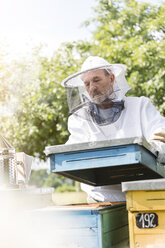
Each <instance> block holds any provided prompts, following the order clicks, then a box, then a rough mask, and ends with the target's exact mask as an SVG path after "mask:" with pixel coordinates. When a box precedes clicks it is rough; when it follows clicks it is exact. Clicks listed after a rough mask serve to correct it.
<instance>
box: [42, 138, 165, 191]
mask: <svg viewBox="0 0 165 248" xmlns="http://www.w3.org/2000/svg"><path fill="white" fill-rule="evenodd" d="M45 153H46V155H47V156H49V158H50V170H51V172H53V173H57V174H59V175H62V176H65V177H68V178H71V179H73V180H76V181H79V182H83V183H86V184H89V185H94V186H102V185H112V184H118V183H121V182H126V181H132V180H143V179H153V178H161V177H165V170H164V167H163V166H162V165H161V164H159V163H158V162H157V159H156V151H154V149H153V148H152V147H151V146H150V144H148V143H147V142H146V140H145V139H144V138H138V137H135V138H129V139H118V140H109V141H98V142H89V143H81V144H73V145H58V146H50V147H46V149H45Z"/></svg>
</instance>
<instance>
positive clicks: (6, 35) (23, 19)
mask: <svg viewBox="0 0 165 248" xmlns="http://www.w3.org/2000/svg"><path fill="white" fill-rule="evenodd" d="M139 1H142V0H139ZM146 1H147V2H152V3H160V2H162V1H163V0H146ZM96 4H97V0H0V43H1V44H4V45H5V46H6V50H7V51H8V52H9V53H11V54H14V56H19V55H21V54H25V53H28V52H29V51H30V49H31V48H32V47H34V46H38V45H39V44H40V43H42V44H45V47H44V51H45V55H47V56H51V54H52V53H53V52H54V50H56V49H57V48H58V47H59V46H60V44H61V43H62V42H65V41H73V40H79V39H83V40H84V39H90V35H91V33H90V30H88V29H87V28H85V27H81V24H82V23H83V22H84V21H85V20H87V19H89V18H90V17H91V16H92V13H93V12H92V8H91V7H92V6H95V5H96Z"/></svg>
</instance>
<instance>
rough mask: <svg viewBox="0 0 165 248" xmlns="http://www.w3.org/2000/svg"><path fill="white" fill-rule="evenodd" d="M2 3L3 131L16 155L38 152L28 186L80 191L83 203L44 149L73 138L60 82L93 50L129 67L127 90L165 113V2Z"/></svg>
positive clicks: (76, 185)
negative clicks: (51, 167) (55, 170)
mask: <svg viewBox="0 0 165 248" xmlns="http://www.w3.org/2000/svg"><path fill="white" fill-rule="evenodd" d="M0 6H1V7H0V129H1V131H0V133H1V135H3V136H4V137H5V138H6V139H7V140H8V141H9V142H10V143H11V144H12V146H13V147H14V148H15V149H16V151H17V152H25V153H26V154H29V155H32V156H34V157H35V163H33V167H32V173H31V177H30V185H31V187H53V188H54V189H55V193H56V195H57V194H59V193H61V192H63V193H67V192H71V193H72V194H73V193H74V192H75V193H76V192H78V194H79V196H80V197H81V199H82V202H84V201H85V199H86V195H85V193H83V192H80V191H81V190H80V185H79V183H77V182H75V181H72V180H69V179H67V178H63V177H60V176H57V175H55V174H51V173H50V172H49V162H48V161H47V158H46V156H45V154H44V149H45V147H46V146H50V145H58V144H64V143H65V142H66V141H67V139H68V135H69V133H68V131H67V119H68V115H69V113H68V107H67V100H66V94H65V91H64V89H63V88H62V87H61V81H62V80H63V79H64V78H65V77H67V76H69V75H70V74H72V73H74V72H77V70H79V69H80V67H81V64H82V63H83V61H84V60H85V59H86V58H87V57H88V56H89V55H97V56H101V57H104V58H105V59H106V60H108V61H109V62H110V63H123V64H126V65H127V75H126V76H127V80H128V83H129V85H130V87H131V90H130V91H129V92H128V95H131V96H141V95H144V96H147V97H149V98H150V99H151V101H152V102H153V103H154V104H155V106H156V107H157V108H158V109H159V111H160V112H161V114H162V115H164V116H165V69H164V64H165V50H164V47H165V15H164V13H165V1H161V0H160V1H159V0H157V1H156V0H155V1H153V0H152V1H151V0H150V1H149V0H146V1H145V0H90V1H89V0H84V1H78V0H69V1H68V0H60V1H59V0H35V1H32V0H24V1H22V0H15V1H12V0H0ZM78 194H77V195H76V197H78ZM57 199H58V198H56V201H58V200H57ZM59 199H61V198H60V195H59ZM65 199H66V196H65ZM73 199H75V195H74V194H73ZM81 199H78V202H81ZM61 202H62V200H61ZM61 202H60V203H61ZM56 203H57V202H56ZM62 203H63V202H62Z"/></svg>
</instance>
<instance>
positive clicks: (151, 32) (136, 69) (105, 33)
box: [89, 0, 165, 115]
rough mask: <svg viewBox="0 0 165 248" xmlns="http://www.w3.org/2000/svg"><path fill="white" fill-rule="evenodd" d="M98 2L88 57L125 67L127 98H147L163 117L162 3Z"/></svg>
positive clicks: (164, 39) (164, 5) (164, 17)
mask: <svg viewBox="0 0 165 248" xmlns="http://www.w3.org/2000/svg"><path fill="white" fill-rule="evenodd" d="M98 2H99V4H98V5H97V6H96V7H95V17H94V18H93V19H92V21H91V22H89V25H90V23H91V24H92V25H93V23H95V30H94V32H93V46H92V45H91V49H90V54H92V55H98V56H101V57H104V58H105V59H107V60H108V61H109V62H110V63H123V64H126V65H127V67H128V71H127V80H128V82H129V84H130V86H131V88H132V90H131V91H130V93H129V94H131V95H133V96H141V95H145V96H148V97H150V99H151V100H152V101H153V102H154V104H155V105H156V106H157V108H158V109H159V110H160V111H161V113H162V114H164V115H165V104H164V100H165V70H164V63H165V50H164V47H165V28H164V27H165V15H164V13H165V3H162V4H161V5H160V6H153V5H151V4H148V3H144V2H142V3H138V1H135V0H125V1H124V0H123V1H119V0H111V1H109V0H100V1H98Z"/></svg>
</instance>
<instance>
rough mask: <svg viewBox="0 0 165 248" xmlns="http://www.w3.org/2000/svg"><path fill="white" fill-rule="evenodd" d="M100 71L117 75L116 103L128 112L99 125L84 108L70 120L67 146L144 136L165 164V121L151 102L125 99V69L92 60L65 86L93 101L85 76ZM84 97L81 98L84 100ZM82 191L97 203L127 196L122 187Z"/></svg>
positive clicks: (120, 199) (67, 81)
mask: <svg viewBox="0 0 165 248" xmlns="http://www.w3.org/2000/svg"><path fill="white" fill-rule="evenodd" d="M98 69H105V70H106V71H107V69H108V70H109V69H110V71H111V72H112V73H113V74H114V76H115V81H114V84H113V92H114V93H115V94H114V95H115V97H116V99H115V100H120V101H121V100H123V101H124V109H122V111H121V114H120V116H119V118H118V119H117V120H116V121H115V122H113V123H112V122H109V123H111V124H109V123H108V124H107V125H98V124H96V122H94V121H93V119H92V117H91V115H90V114H89V113H87V111H84V108H83V107H81V108H79V109H78V110H76V111H75V112H74V113H73V114H72V115H71V116H70V117H69V120H68V130H69V132H70V137H69V140H68V142H67V144H73V143H82V142H95V141H102V140H111V139H120V138H130V137H137V136H138V137H142V136H143V137H144V138H145V139H146V140H147V141H148V142H150V143H152V144H153V146H154V147H155V149H156V150H158V152H159V156H158V159H160V162H163V163H165V118H164V117H162V116H161V115H160V113H159V112H158V111H157V110H156V108H155V107H154V106H153V104H152V103H151V102H150V100H149V99H148V98H146V97H125V94H126V92H127V91H128V90H129V86H128V84H127V81H126V79H125V70H126V66H125V65H121V64H109V62H107V61H106V60H104V59H103V58H100V57H97V56H90V57H88V58H87V59H86V61H85V62H84V63H83V65H82V68H81V71H80V72H78V73H75V74H73V75H71V76H69V77H68V78H66V79H65V80H64V81H63V83H62V85H63V86H64V87H66V88H68V89H69V88H70V87H71V88H72V87H73V89H75V88H76V87H80V86H81V87H83V90H84V91H83V94H85V95H86V96H87V97H88V98H89V99H90V96H89V95H87V94H86V93H87V92H86V91H85V87H84V82H83V81H82V77H81V75H83V73H86V72H89V71H91V70H98ZM79 91H80V93H81V94H82V89H80V88H79ZM83 94H82V95H83ZM82 95H81V96H80V98H81V99H82ZM109 97H111V96H109ZM113 97H114V96H113V94H112V98H113ZM72 98H73V100H74V99H75V92H73V94H72V97H71V98H70V99H72ZM160 140H161V141H162V142H161V141H160ZM82 189H83V190H84V191H86V192H87V193H88V195H89V197H91V198H93V199H95V200H96V201H113V202H114V201H122V200H125V195H124V193H122V192H121V187H120V185H112V186H101V187H100V186H99V187H94V186H88V185H84V184H83V185H82Z"/></svg>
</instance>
